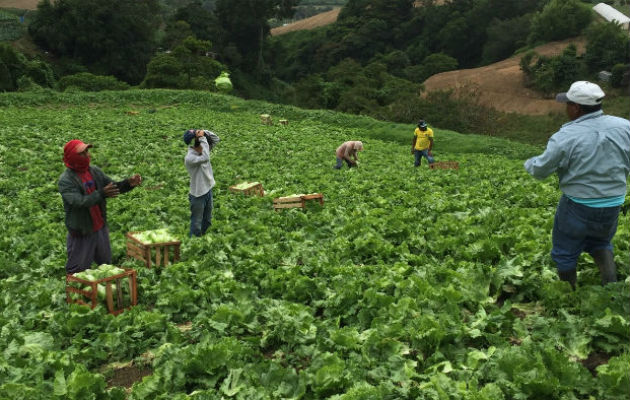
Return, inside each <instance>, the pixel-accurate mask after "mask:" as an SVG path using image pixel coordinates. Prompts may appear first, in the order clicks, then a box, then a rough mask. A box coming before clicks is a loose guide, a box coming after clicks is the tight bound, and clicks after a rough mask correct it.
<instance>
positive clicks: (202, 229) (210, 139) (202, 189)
mask: <svg viewBox="0 0 630 400" xmlns="http://www.w3.org/2000/svg"><path fill="white" fill-rule="evenodd" d="M193 139H194V140H193ZM184 143H186V144H187V145H191V146H190V147H189V148H188V153H186V157H185V158H184V165H186V169H187V170H188V175H190V191H189V193H188V200H189V201H190V233H189V236H193V235H195V236H201V235H203V234H204V233H206V231H207V230H208V228H209V227H210V225H211V224H212V188H213V187H214V175H213V173H212V164H210V150H211V149H212V148H213V147H214V146H215V145H216V144H217V143H219V137H218V136H217V135H216V134H214V133H213V132H210V131H207V130H202V129H189V130H187V131H186V132H185V133H184Z"/></svg>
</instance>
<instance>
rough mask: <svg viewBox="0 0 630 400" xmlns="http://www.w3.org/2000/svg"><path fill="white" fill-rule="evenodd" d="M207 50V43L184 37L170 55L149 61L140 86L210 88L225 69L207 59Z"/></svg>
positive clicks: (166, 54) (211, 59) (156, 57)
mask: <svg viewBox="0 0 630 400" xmlns="http://www.w3.org/2000/svg"><path fill="white" fill-rule="evenodd" d="M211 46H212V45H211V43H210V42H209V41H207V40H198V39H196V38H195V37H194V36H189V37H187V38H186V39H185V40H184V41H183V42H182V43H181V44H180V45H179V46H177V47H176V48H175V49H174V50H173V51H172V52H169V53H162V54H158V55H156V56H155V57H153V59H152V60H151V62H149V65H148V66H147V74H146V76H145V78H144V81H143V82H142V84H141V86H142V87H146V88H171V89H200V90H210V89H212V88H214V79H215V78H216V77H218V76H219V75H220V74H221V71H223V70H225V69H226V67H225V66H224V65H223V64H221V63H220V62H218V61H216V60H214V59H213V58H211V57H208V56H207V54H208V52H209V51H210V48H211Z"/></svg>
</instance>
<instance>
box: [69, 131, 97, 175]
mask: <svg viewBox="0 0 630 400" xmlns="http://www.w3.org/2000/svg"><path fill="white" fill-rule="evenodd" d="M90 147H92V145H91V144H88V143H83V142H82V141H81V140H78V139H73V140H70V141H69V142H68V143H66V144H65V145H64V146H63V162H64V164H66V167H68V168H70V169H73V170H76V171H85V170H87V168H88V167H89V166H90V154H89V153H88V149H89V148H90Z"/></svg>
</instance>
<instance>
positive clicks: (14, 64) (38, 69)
mask: <svg viewBox="0 0 630 400" xmlns="http://www.w3.org/2000/svg"><path fill="white" fill-rule="evenodd" d="M22 77H27V78H29V79H30V80H31V81H32V82H33V83H35V84H37V85H39V86H43V87H52V86H53V85H54V83H55V77H54V74H53V71H52V69H51V68H50V66H49V65H48V64H47V63H45V62H43V61H39V60H28V59H27V58H26V57H25V56H24V54H22V53H20V52H19V51H17V50H15V49H14V48H13V47H11V46H9V45H8V44H4V43H0V91H4V92H12V91H15V90H18V89H20V88H24V84H23V85H20V84H19V83H18V81H19V80H20V78H22ZM23 82H26V81H23Z"/></svg>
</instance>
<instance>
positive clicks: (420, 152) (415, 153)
mask: <svg viewBox="0 0 630 400" xmlns="http://www.w3.org/2000/svg"><path fill="white" fill-rule="evenodd" d="M413 156H414V158H415V162H414V163H413V166H414V167H417V166H419V165H420V161H421V160H422V157H424V158H426V159H427V161H429V164H433V163H434V162H435V160H434V159H433V157H432V156H430V155H429V149H424V150H414V151H413Z"/></svg>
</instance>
